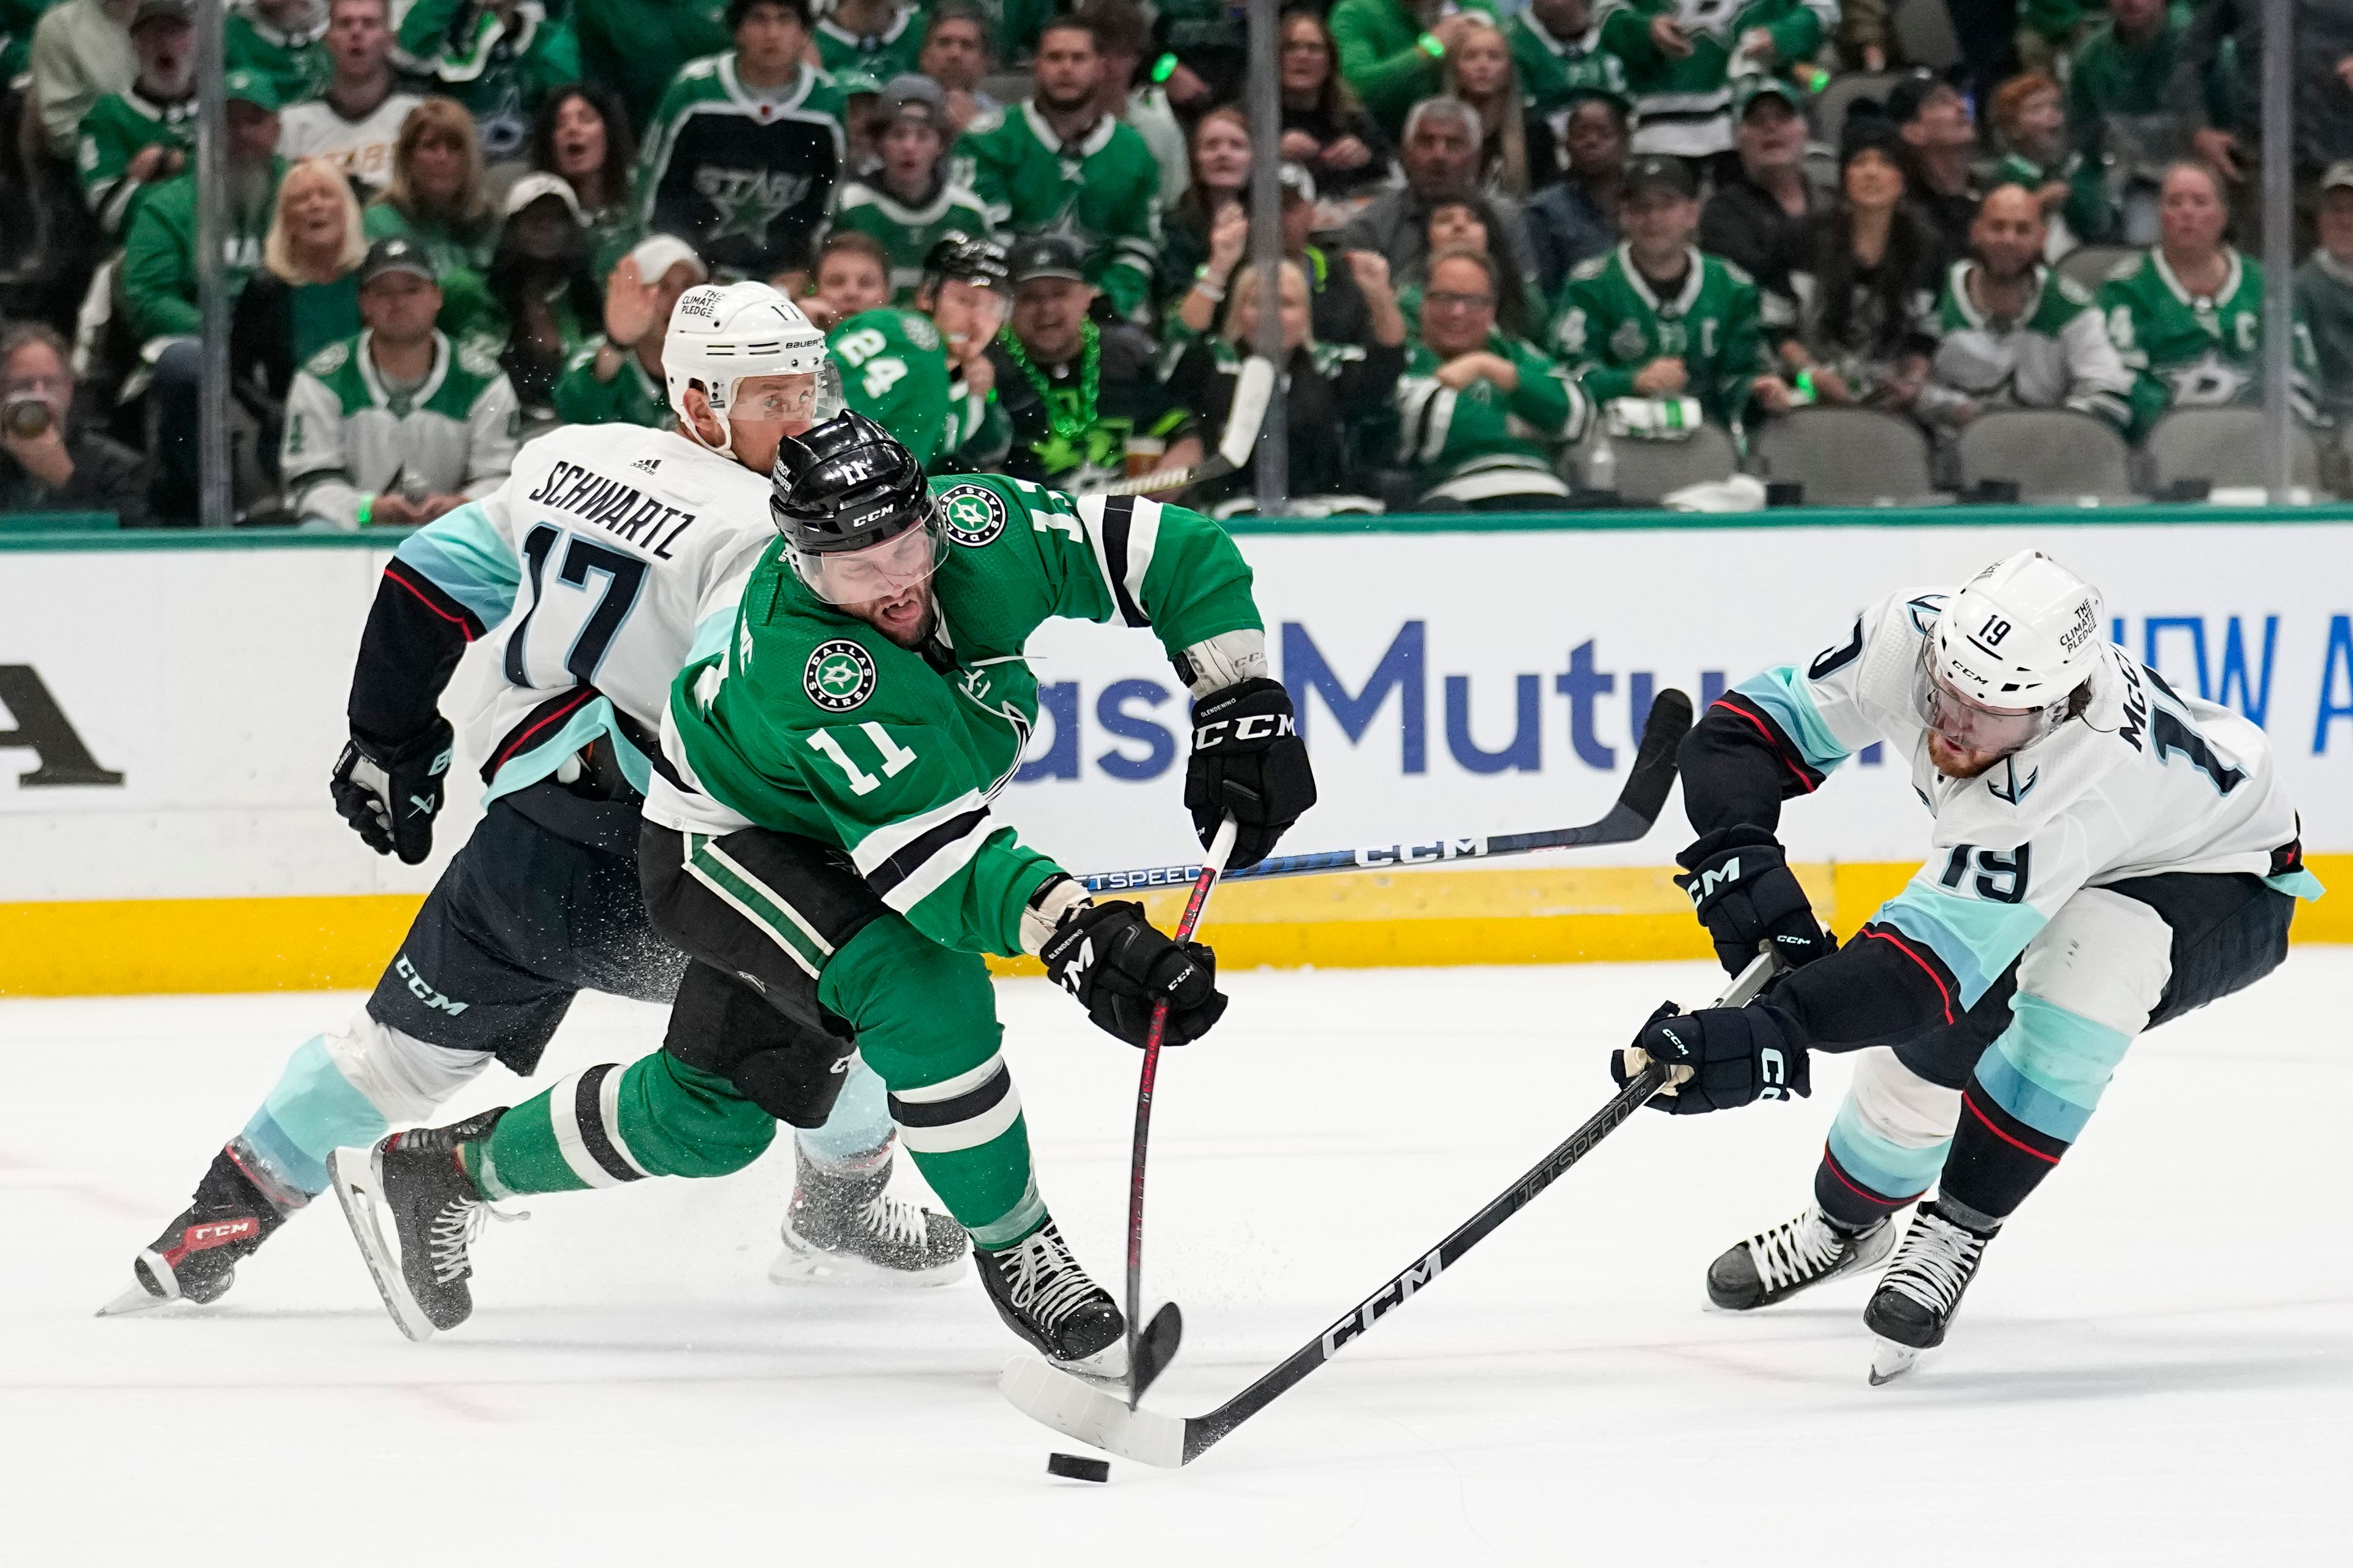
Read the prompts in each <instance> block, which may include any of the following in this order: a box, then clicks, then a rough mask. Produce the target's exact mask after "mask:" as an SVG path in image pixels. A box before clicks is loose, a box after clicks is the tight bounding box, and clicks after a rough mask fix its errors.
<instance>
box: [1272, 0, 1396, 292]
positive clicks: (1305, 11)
mask: <svg viewBox="0 0 2353 1568" xmlns="http://www.w3.org/2000/svg"><path fill="white" fill-rule="evenodd" d="M1277 70H1278V72H1279V77H1280V79H1279V83H1278V85H1279V89H1280V90H1281V92H1282V155H1283V156H1284V157H1285V158H1287V159H1289V160H1290V161H1291V162H1293V163H1297V164H1299V165H1300V166H1301V167H1302V168H1304V169H1305V170H1307V172H1308V173H1309V174H1313V175H1314V178H1315V184H1316V185H1317V187H1318V188H1319V189H1320V190H1322V191H1323V193H1324V195H1325V196H1326V197H1329V198H1349V197H1354V196H1357V195H1362V194H1364V193H1366V192H1368V191H1370V190H1372V189H1374V188H1376V187H1377V186H1380V185H1384V184H1388V181H1389V177H1390V175H1391V174H1392V172H1393V171H1394V170H1395V169H1396V167H1397V158H1396V154H1395V153H1394V151H1393V150H1392V149H1391V148H1390V146H1389V139H1388V136H1387V135H1386V134H1384V133H1383V132H1382V131H1381V128H1380V125H1379V123H1378V122H1377V121H1375V120H1374V119H1373V117H1372V116H1371V115H1369V114H1367V113H1366V112H1365V106H1364V105H1363V104H1361V103H1359V102H1357V101H1356V92H1355V90H1354V89H1351V88H1350V87H1349V86H1348V84H1347V83H1346V82H1345V81H1344V80H1342V79H1341V77H1340V71H1339V67H1338V64H1337V62H1336V60H1335V57H1334V55H1333V51H1332V32H1331V29H1330V28H1329V27H1328V26H1325V25H1324V13H1323V12H1322V11H1321V10H1319V9H1317V8H1316V7H1315V6H1314V5H1294V6H1293V8H1291V9H1289V10H1287V11H1285V12H1284V13H1283V14H1282V55H1281V57H1280V58H1279V61H1278V64H1277ZM1316 330H1317V331H1318V333H1319V334H1320V333H1321V332H1322V331H1323V329H1322V328H1321V327H1320V326H1319V327H1318V328H1317V329H1316Z"/></svg>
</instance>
